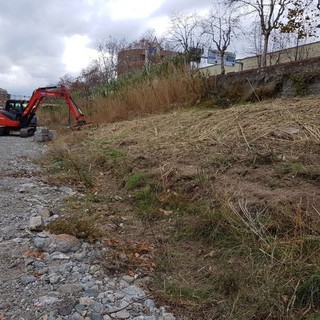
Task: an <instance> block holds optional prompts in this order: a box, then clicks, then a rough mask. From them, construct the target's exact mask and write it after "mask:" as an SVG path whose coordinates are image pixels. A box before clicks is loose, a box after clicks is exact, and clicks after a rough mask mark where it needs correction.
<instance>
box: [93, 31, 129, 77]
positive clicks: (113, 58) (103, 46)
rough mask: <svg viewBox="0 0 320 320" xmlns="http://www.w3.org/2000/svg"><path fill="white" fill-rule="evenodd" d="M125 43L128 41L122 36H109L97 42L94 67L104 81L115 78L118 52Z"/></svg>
mask: <svg viewBox="0 0 320 320" xmlns="http://www.w3.org/2000/svg"><path fill="white" fill-rule="evenodd" d="M127 45H128V43H127V41H126V40H125V39H124V38H123V39H120V40H118V39H115V38H113V37H111V36H109V38H107V39H104V40H102V41H99V42H98V43H97V51H98V53H99V56H98V59H97V61H96V67H98V69H99V70H100V72H101V77H102V78H103V79H104V81H105V82H109V81H110V80H112V79H114V78H116V76H117V63H118V53H119V51H120V50H122V49H124V48H125V47H126V46H127Z"/></svg>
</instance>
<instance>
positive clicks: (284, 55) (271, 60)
mask: <svg viewBox="0 0 320 320" xmlns="http://www.w3.org/2000/svg"><path fill="white" fill-rule="evenodd" d="M319 56H320V41H317V42H312V43H308V44H304V45H301V46H298V47H293V48H288V49H282V50H278V51H274V52H270V53H268V54H267V66H273V65H276V64H280V63H286V62H292V61H297V60H304V59H308V58H315V57H319ZM260 60H261V56H260V55H258V56H257V55H255V56H251V57H247V58H243V59H240V60H237V61H238V62H241V63H242V66H243V68H242V70H248V69H255V68H259V66H260Z"/></svg>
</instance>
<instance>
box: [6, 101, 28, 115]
mask: <svg viewBox="0 0 320 320" xmlns="http://www.w3.org/2000/svg"><path fill="white" fill-rule="evenodd" d="M27 105H28V101H27V100H14V99H9V100H7V101H6V105H5V107H4V110H6V111H8V112H12V113H15V114H20V115H22V113H23V111H24V109H25V108H26V106H27Z"/></svg>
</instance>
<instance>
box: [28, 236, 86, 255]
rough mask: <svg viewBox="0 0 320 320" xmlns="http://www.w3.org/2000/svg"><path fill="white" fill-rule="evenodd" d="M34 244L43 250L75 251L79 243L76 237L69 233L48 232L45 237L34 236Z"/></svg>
mask: <svg viewBox="0 0 320 320" xmlns="http://www.w3.org/2000/svg"><path fill="white" fill-rule="evenodd" d="M34 245H35V246H36V247H37V248H38V249H41V250H43V251H46V252H49V253H52V252H55V251H56V252H64V253H67V252H76V251H77V250H79V249H80V246H81V243H80V241H79V239H78V238H76V237H74V236H71V235H70V234H50V235H49V237H47V238H35V239H34Z"/></svg>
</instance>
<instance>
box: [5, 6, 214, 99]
mask: <svg viewBox="0 0 320 320" xmlns="http://www.w3.org/2000/svg"><path fill="white" fill-rule="evenodd" d="M212 1H213V0H197V1H195V0H51V1H44V0H10V1H8V0H0V88H3V89H6V90H7V91H8V92H9V93H11V94H20V95H31V93H32V91H33V90H34V89H36V88H38V87H40V86H47V85H50V84H55V83H57V81H58V80H59V78H60V77H62V76H63V75H65V74H73V75H77V74H79V72H80V71H81V69H83V68H85V67H86V66H88V64H89V62H90V61H91V60H92V59H94V57H95V54H96V53H95V47H96V44H97V41H99V40H102V39H103V38H107V37H109V36H112V37H115V38H119V39H121V38H126V39H127V40H128V41H131V40H134V39H137V38H138V37H139V36H141V35H142V34H143V33H144V32H145V31H147V30H148V29H149V28H154V29H155V30H156V32H157V33H158V34H162V33H163V32H164V31H165V29H166V27H167V24H168V15H169V14H170V13H172V12H174V11H175V12H178V11H182V10H184V11H187V10H190V11H195V10H196V11H203V10H205V9H208V10H209V8H210V7H211V4H212Z"/></svg>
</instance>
